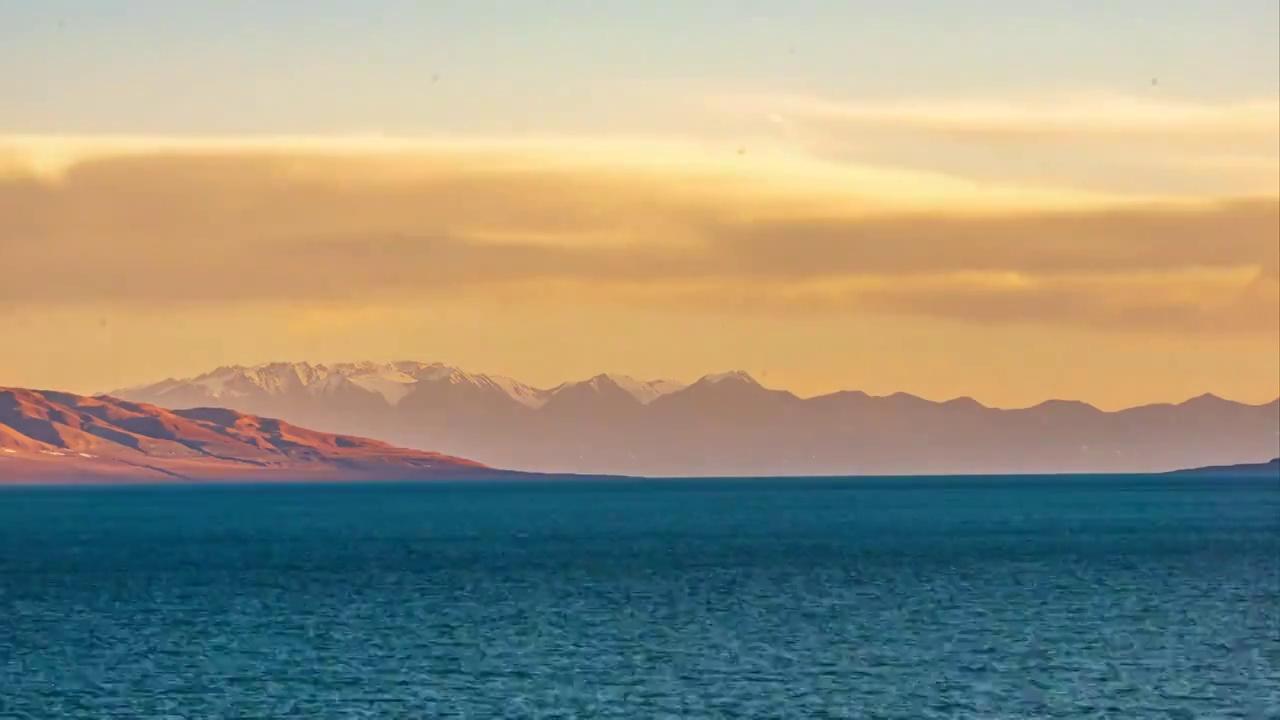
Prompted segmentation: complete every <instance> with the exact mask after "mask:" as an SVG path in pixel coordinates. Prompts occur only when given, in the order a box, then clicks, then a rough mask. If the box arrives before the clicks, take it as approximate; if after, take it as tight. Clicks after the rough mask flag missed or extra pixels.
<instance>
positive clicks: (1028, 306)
mask: <svg viewBox="0 0 1280 720" xmlns="http://www.w3.org/2000/svg"><path fill="white" fill-rule="evenodd" d="M972 115H973V116H974V117H976V118H977V119H972V118H971V119H970V120H967V121H966V122H968V123H970V124H973V125H977V126H981V127H984V128H987V129H993V130H996V131H1001V130H1002V126H1000V125H999V124H998V123H996V122H995V120H992V119H991V118H989V117H987V116H986V115H983V114H981V113H972ZM1001 117H1004V116H1001ZM1015 117H1017V118H1018V119H1019V122H1021V123H1022V124H1023V125H1026V124H1027V123H1031V124H1035V123H1034V122H1032V121H1034V120H1036V119H1035V118H1032V119H1031V121H1029V120H1027V119H1026V118H1024V117H1020V116H1015ZM894 119H895V122H897V121H898V120H900V119H901V118H897V117H896V116H894ZM997 119H999V118H997ZM1194 119H1195V118H1192V120H1194ZM1192 120H1180V121H1179V123H1182V124H1178V123H1173V127H1175V128H1182V127H1183V126H1184V125H1185V124H1186V123H1190V122H1192ZM1170 122H1171V123H1172V121H1170ZM1215 122H1216V121H1215ZM988 126H992V127H988ZM1054 127H1056V126H1052V125H1051V126H1050V127H1048V128H1047V129H1046V130H1045V131H1046V132H1048V131H1053V129H1054ZM1225 127H1226V129H1227V130H1231V131H1232V132H1235V131H1236V130H1238V128H1235V126H1231V125H1227V126H1225ZM1250 128H1252V126H1248V127H1246V128H1245V130H1249V129H1250ZM1250 131H1251V130H1250ZM1099 132H1111V131H1109V130H1101V129H1100V130H1099ZM1224 132H1225V130H1224ZM1277 238H1280V202H1278V201H1277V199H1276V198H1275V197H1272V196H1269V195H1263V196H1259V197H1237V198H1208V199H1185V198H1184V199H1169V198H1138V199H1133V198H1124V197H1111V196H1107V195H1104V194H1100V193H1090V192H1086V191H1080V190H1061V189H1053V188H1027V187H1018V186H1014V185H1001V184H997V183H990V182H986V183H983V182H977V181H973V180H969V179H964V178H956V177H949V176H945V175H942V174H939V173H930V172H910V171H903V170H898V169H884V168H877V167H874V166H863V165H849V164H833V163H829V162H824V161H819V160H816V159H813V158H809V157H805V156H803V155H797V154H794V153H788V152H782V151H777V150H773V149H764V150H760V151H756V150H754V149H751V148H742V149H738V150H736V151H734V150H731V151H729V152H725V151H724V150H723V149H721V148H716V147H711V146H708V145H706V144H697V143H684V144H670V143H668V144H663V143H652V144H643V143H640V144H637V143H631V144H627V143H616V144H612V145H611V144H607V143H572V142H535V141H519V142H516V141H507V142H489V143H485V142H467V143H462V142H454V143H450V142H437V143H432V142H416V143H407V142H391V141H380V140H376V139H370V140H352V139H347V140H341V141H337V140H316V141H306V140H297V139H294V140H288V139H279V140H274V141H262V142H248V141H225V142H194V141H158V140H148V141H137V142H133V143H120V142H115V143H112V142H107V141H94V140H93V139H81V140H75V139H66V138H62V139H51V138H45V139H40V138H35V139H33V138H12V139H9V140H0V267H5V268H20V269H21V270H20V271H16V272H15V271H13V270H11V271H10V272H8V273H7V274H6V278H5V282H4V283H2V284H0V305H8V306H28V307H30V306H55V305H62V306H65V305H74V304H77V303H92V304H99V305H100V304H103V303H107V304H111V303H116V304H154V303H201V304H217V303H233V302H234V303H243V302H247V301H248V302H251V301H257V300H261V301H273V302H274V301H297V302H302V303H326V302H348V301H360V302H399V301H409V300H412V299H414V298H425V297H431V296H436V295H439V294H442V293H448V294H450V295H466V294H468V293H482V294H492V293H509V294H512V295H514V296H517V297H524V298H529V299H531V300H536V299H537V298H539V297H546V298H552V299H565V300H573V301H587V302H597V301H603V302H616V303H625V304H630V305H638V306H654V307H673V306H675V307H683V308H688V309H691V310H708V311H716V312H765V313H809V314H821V313H827V314H831V313H836V314H841V313H844V314H856V313H873V314H899V315H918V316H926V317H943V318H949V319H954V320H959V321H964V322H970V323H981V324H1000V323H1035V324H1040V325H1045V326H1087V327H1094V328H1105V329H1109V330H1117V331H1121V330H1122V331H1160V332H1179V333H1210V332H1214V333H1218V332H1248V333H1259V332H1261V333H1276V332H1280V329H1278V327H1280V280H1278V278H1280V247H1278V246H1280V243H1278V240H1277Z"/></svg>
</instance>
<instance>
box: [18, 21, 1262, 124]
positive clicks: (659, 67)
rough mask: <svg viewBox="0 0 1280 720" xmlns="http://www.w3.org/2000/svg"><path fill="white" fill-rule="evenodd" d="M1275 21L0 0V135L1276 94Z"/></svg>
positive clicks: (666, 120) (562, 120)
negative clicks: (1081, 95)
mask: <svg viewBox="0 0 1280 720" xmlns="http://www.w3.org/2000/svg"><path fill="white" fill-rule="evenodd" d="M1278 25H1280V3H1277V2H1276V0H1115V1H1106V0H1017V1H1013V0H990V1H987V2H973V3H962V2H957V1H956V0H895V1H894V2H888V1H887V0H885V1H877V2H870V1H862V2H859V1H856V0H696V1H695V0H465V1H464V0H438V1H436V2H428V1H426V0H419V1H417V2H411V1H409V0H274V1H272V2H265V1H263V0H182V1H181V2H178V1H174V0H133V1H124V0H99V1H97V2H94V1H91V0H79V1H75V0H39V1H38V2H37V1H34V0H0V131H8V132H24V133H44V132H74V133H100V132H101V133H164V134H182V133H280V132H300V133H325V132H355V131H366V130H379V131H383V132H388V133H401V134H418V133H439V132H445V133H453V132H457V133H462V132H478V133H487V132H494V133H510V132H517V133H519V132H566V133H577V132H596V131H599V132H609V131H625V132H645V131H650V130H662V129H670V128H671V127H672V126H678V124H679V119H678V117H676V118H673V117H671V110H670V108H669V107H668V106H669V105H670V103H671V98H673V97H681V96H685V95H697V94H699V93H719V92H730V93H736V92H742V93H757V92H760V93H793V94H800V95H806V96H813V97H819V98H827V99H834V100H838V101H844V100H859V101H865V100H867V99H886V98H915V99H918V98H926V99H928V98H949V99H955V98H968V97H982V98H1006V97H1014V98H1018V97H1025V96H1033V95H1041V94H1045V93H1051V92H1076V91H1080V92H1106V93H1113V94H1119V95H1127V94H1141V93H1150V92H1152V91H1153V88H1152V86H1151V80H1152V78H1158V79H1159V85H1158V92H1160V93H1162V94H1164V95H1166V96H1168V97H1172V98H1176V99H1179V100H1190V101H1196V102H1200V101H1208V102H1217V101H1230V100H1236V99H1244V98H1252V99H1256V98H1273V97H1275V96H1277V95H1280V63H1278V62H1277V57H1280V41H1278V40H1277V38H1278V36H1280V34H1278V33H1277V29H1276V28H1277V26H1278ZM433 76H434V77H435V79H434V80H433ZM676 115H678V113H676Z"/></svg>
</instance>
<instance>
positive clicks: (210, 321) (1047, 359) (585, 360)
mask: <svg viewBox="0 0 1280 720" xmlns="http://www.w3.org/2000/svg"><path fill="white" fill-rule="evenodd" d="M1277 28H1280V4H1277V3H1276V2H1275V1H1274V0H1257V1H1255V0H1233V1H1232V2H1222V1H1221V0H1213V1H1209V0H1204V1H1201V0H1180V1H1179V2H1169V0H1161V1H1160V2H1155V1H1154V0H1126V1H1122V2H1102V1H1100V0H1098V1H1094V0H1075V1H1074V2H1069V1H1067V0H1022V1H1019V2H1013V1H1011V0H992V1H991V2H986V3H979V4H973V3H969V4H963V3H955V2H950V1H949V0H899V1H898V2H895V3H882V2H856V1H854V0H831V1H826V0H787V1H782V0H737V1H730V0H702V1H701V2H697V3H692V2H675V1H674V0H648V1H647V2H641V1H639V0H635V1H632V0H613V1H611V2H601V1H599V0H596V1H592V2H588V1H587V0H469V1H467V2H461V1H457V2H445V1H439V2H425V1H419V2H409V1H407V0H363V1H356V0H350V1H340V0H312V1H310V2H302V1H300V0H278V1H277V2H273V3H259V2H247V1H242V0H220V1H218V2H213V1H210V0H190V1H188V2H182V3H173V2H168V1H167V0H166V1H164V2H161V1H159V0H134V1H132V2H124V1H112V0H99V1H97V2H92V1H90V0H81V1H79V2H73V1H71V0H44V1H42V2H39V3H35V2H29V1H28V0H0V271H2V272H3V278H2V279H0V328H2V332H3V339H2V340H0V385H14V386H36V387H44V388H57V389H64V390H70V391H78V392H98V391H104V390H110V389H113V388H118V387H122V386H126V385H132V384H137V383H142V382H148V381H154V380H159V379H162V378H164V377H169V376H176V377H183V376H190V375H195V374H198V373H200V372H202V371H205V370H208V369H212V368H213V367H216V366H219V365H225V364H237V363H239V364H253V363H258V362H266V361H272V360H310V361H313V362H333V361H344V360H364V359H369V360H386V361H389V360H399V359H417V360H424V361H442V362H447V363H451V364H455V365H458V366H461V367H464V368H466V369H469V370H474V371H481V372H490V373H499V374H505V375H510V376H513V377H517V378H519V379H521V380H524V381H526V382H530V383H533V384H536V385H546V386H549V385H555V384H558V383H559V382H562V381H564V380H569V379H580V378H584V377H589V376H591V375H594V374H596V373H598V372H605V371H609V372H618V373H625V374H630V375H634V376H638V377H645V378H674V379H680V380H692V379H695V378H697V377H699V376H700V375H703V374H706V373H712V372H719V371H724V370H728V369H743V370H747V371H748V372H751V373H752V374H753V375H755V376H756V377H757V378H759V379H760V380H761V381H762V382H763V383H764V384H766V385H769V386H774V387H783V388H787V389H791V390H794V391H796V392H798V393H800V394H802V395H813V394H818V393H822V392H829V391H833V390H838V389H860V390H864V391H867V392H871V393H873V394H889V393H892V392H896V391H906V392H912V393H915V394H918V395H921V396H924V397H928V398H931V399H939V400H942V399H949V398H952V397H958V396H971V397H975V398H977V399H979V400H981V401H983V402H986V403H988V404H992V405H996V406H1002V407H1014V406H1025V405H1032V404H1035V403H1037V402H1040V401H1041V400H1044V399H1047V398H1051V397H1056V398H1071V399H1082V400H1086V401H1089V402H1092V403H1094V404H1097V405H1099V406H1100V407H1104V408H1117V407H1124V406H1129V405H1134V404H1141V403H1148V402H1161V401H1180V400H1183V399H1186V398H1188V397H1191V396H1194V395H1199V394H1201V393H1204V392H1212V393H1215V394H1218V395H1221V396H1224V397H1229V398H1233V399H1238V400H1242V401H1248V402H1264V401H1269V400H1271V399H1274V398H1275V397H1277V396H1278V395H1280V63H1277V61H1276V58H1277V57H1280V30H1278V29H1277Z"/></svg>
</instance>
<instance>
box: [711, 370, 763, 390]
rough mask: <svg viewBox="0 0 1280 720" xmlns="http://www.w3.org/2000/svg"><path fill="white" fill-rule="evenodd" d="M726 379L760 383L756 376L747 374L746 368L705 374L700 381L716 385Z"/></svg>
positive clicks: (751, 383) (749, 383)
mask: <svg viewBox="0 0 1280 720" xmlns="http://www.w3.org/2000/svg"><path fill="white" fill-rule="evenodd" d="M726 380H728V381H733V382H741V383H746V384H748V385H755V386H757V387H758V386H759V385H760V383H758V382H756V379H755V378H753V377H751V375H749V374H747V372H746V371H744V370H730V371H729V372H722V373H716V374H714V375H705V376H703V378H702V379H701V380H700V381H699V382H703V383H707V384H711V385H716V384H719V383H722V382H725V381H726Z"/></svg>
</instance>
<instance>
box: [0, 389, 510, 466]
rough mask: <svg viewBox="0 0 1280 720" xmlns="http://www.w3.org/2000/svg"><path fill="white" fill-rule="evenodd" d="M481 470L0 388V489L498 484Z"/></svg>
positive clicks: (340, 442) (267, 428)
mask: <svg viewBox="0 0 1280 720" xmlns="http://www.w3.org/2000/svg"><path fill="white" fill-rule="evenodd" d="M503 475H513V473H502V472H501V471H495V470H492V469H490V468H486V467H485V466H484V465H481V464H480V463H477V462H473V461H470V460H463V459H460V458H456V457H450V456H447V455H441V454H439V453H433V452H423V451H419V450H406V449H403V448H397V447H393V446H391V445H388V444H387V443H384V442H379V441H376V440H369V439H365V438H359V437H351V436H344V435H333V434H329V433H321V432H315V431H313V430H307V429H304V428H300V427H297V426H294V425H291V424H289V423H286V422H281V421H279V420H273V419H268V418H261V417H255V416H252V415H246V414H243V413H238V412H235V411H232V410H226V409H223V408H200V409H191V410H173V411H170V410H165V409H162V408H158V407H155V406H153V405H146V404H142V403H134V402H128V401H124V400H117V399H114V398H104V397H97V398H89V397H83V396H80V395H72V394H70V393H61V392H50V391H38V390H24V389H15V388H0V483H3V482H19V481H20V482H73V481H95V480H234V479H244V480H253V481H271V480H360V479H380V480H396V479H405V480H408V479H429V478H440V477H447V478H465V477H476V476H484V477H499V476H503Z"/></svg>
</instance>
